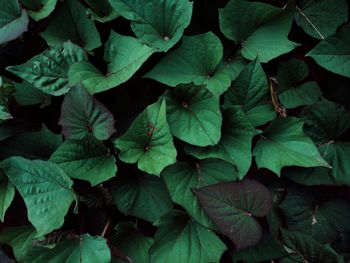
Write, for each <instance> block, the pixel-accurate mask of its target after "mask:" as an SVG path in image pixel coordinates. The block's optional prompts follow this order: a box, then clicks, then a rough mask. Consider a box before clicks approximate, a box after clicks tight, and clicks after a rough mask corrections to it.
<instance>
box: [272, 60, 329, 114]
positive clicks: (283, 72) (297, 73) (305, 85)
mask: <svg viewBox="0 0 350 263" xmlns="http://www.w3.org/2000/svg"><path fill="white" fill-rule="evenodd" d="M308 75H309V69H308V67H307V65H306V63H305V62H304V61H302V60H299V59H295V58H292V59H290V60H288V61H286V62H282V63H280V65H279V67H278V71H277V83H278V97H279V99H280V101H281V103H282V105H283V107H285V108H286V109H290V108H295V107H299V106H302V105H310V104H312V103H314V102H316V101H317V100H318V99H319V98H320V97H321V95H322V92H321V89H320V87H319V86H318V84H317V82H315V81H308V82H303V80H304V79H305V78H306V77H307V76H308Z"/></svg>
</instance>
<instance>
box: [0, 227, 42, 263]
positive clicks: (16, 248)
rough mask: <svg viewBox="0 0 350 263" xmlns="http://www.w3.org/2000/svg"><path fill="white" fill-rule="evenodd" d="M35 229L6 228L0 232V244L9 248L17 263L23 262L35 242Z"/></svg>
mask: <svg viewBox="0 0 350 263" xmlns="http://www.w3.org/2000/svg"><path fill="white" fill-rule="evenodd" d="M35 234H36V231H35V228H33V227H32V226H20V227H8V228H5V229H4V230H2V231H1V232H0V242H1V243H4V244H7V245H9V246H11V248H12V250H13V254H14V255H15V258H16V260H17V261H18V262H24V259H25V257H26V255H27V253H28V251H29V250H30V249H31V248H32V246H33V242H34V240H35Z"/></svg>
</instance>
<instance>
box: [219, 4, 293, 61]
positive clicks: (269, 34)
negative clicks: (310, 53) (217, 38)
mask: <svg viewBox="0 0 350 263" xmlns="http://www.w3.org/2000/svg"><path fill="white" fill-rule="evenodd" d="M248 13H249V15H247V14H248ZM293 16H294V4H293V3H290V4H288V6H287V7H285V8H284V9H280V8H277V7H274V6H272V5H269V4H264V3H259V2H250V1H247V0H231V1H230V2H229V3H228V4H227V5H226V7H225V8H223V9H219V21H220V29H221V31H222V32H223V34H224V35H225V36H226V37H227V38H229V39H231V40H233V41H235V42H236V43H240V44H241V45H242V50H241V52H242V55H243V56H244V57H245V58H247V59H249V60H254V59H255V58H256V57H258V58H259V60H260V61H261V62H263V63H265V62H268V61H270V60H271V59H274V58H276V57H278V56H280V55H282V54H285V53H288V52H290V51H291V50H293V49H294V48H295V47H297V46H298V44H296V43H294V42H291V41H289V40H288V34H289V31H290V29H291V26H292V22H293Z"/></svg>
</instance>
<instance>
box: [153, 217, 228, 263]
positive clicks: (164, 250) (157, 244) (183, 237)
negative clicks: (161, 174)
mask: <svg viewBox="0 0 350 263" xmlns="http://www.w3.org/2000/svg"><path fill="white" fill-rule="evenodd" d="M157 225H158V226H159V228H158V230H157V232H156V234H155V236H154V244H153V246H152V247H151V250H150V251H149V253H150V256H151V263H164V262H172V263H211V262H219V261H220V258H221V255H222V253H223V252H224V251H225V250H226V246H225V244H224V243H223V242H222V241H221V240H220V239H219V237H217V236H216V235H215V233H213V232H211V231H210V230H208V229H206V228H204V227H203V226H201V225H200V224H198V223H196V222H193V221H191V220H188V218H187V217H186V216H185V215H183V214H182V213H180V212H174V213H172V214H168V215H165V216H164V217H163V218H161V219H160V221H159V222H157ZM169 260H171V261H169Z"/></svg>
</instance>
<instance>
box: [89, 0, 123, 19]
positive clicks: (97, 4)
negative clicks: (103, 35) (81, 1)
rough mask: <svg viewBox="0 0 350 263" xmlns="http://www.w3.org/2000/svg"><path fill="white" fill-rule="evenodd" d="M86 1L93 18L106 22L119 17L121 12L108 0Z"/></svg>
mask: <svg viewBox="0 0 350 263" xmlns="http://www.w3.org/2000/svg"><path fill="white" fill-rule="evenodd" d="M85 2H86V3H87V4H88V5H89V7H90V8H89V9H88V10H87V12H88V13H89V14H90V15H91V18H92V19H93V20H96V21H98V22H101V23H106V22H109V21H112V20H113V19H116V18H117V17H119V13H118V12H117V11H115V10H114V9H113V8H112V6H111V5H110V4H109V2H108V0H85Z"/></svg>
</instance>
